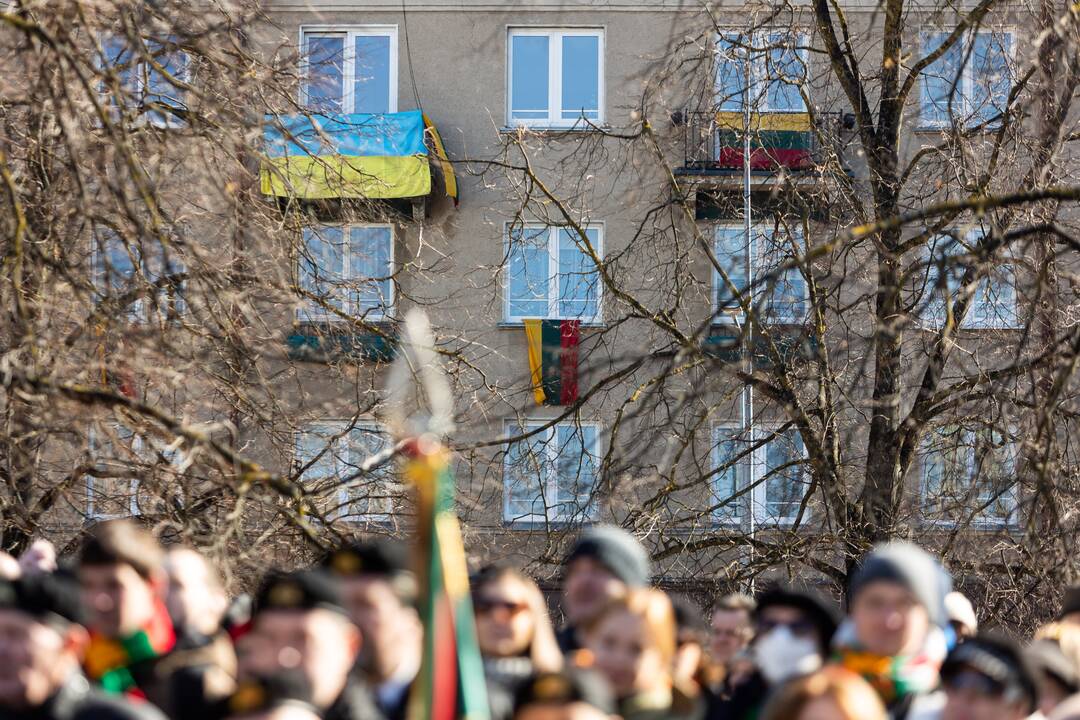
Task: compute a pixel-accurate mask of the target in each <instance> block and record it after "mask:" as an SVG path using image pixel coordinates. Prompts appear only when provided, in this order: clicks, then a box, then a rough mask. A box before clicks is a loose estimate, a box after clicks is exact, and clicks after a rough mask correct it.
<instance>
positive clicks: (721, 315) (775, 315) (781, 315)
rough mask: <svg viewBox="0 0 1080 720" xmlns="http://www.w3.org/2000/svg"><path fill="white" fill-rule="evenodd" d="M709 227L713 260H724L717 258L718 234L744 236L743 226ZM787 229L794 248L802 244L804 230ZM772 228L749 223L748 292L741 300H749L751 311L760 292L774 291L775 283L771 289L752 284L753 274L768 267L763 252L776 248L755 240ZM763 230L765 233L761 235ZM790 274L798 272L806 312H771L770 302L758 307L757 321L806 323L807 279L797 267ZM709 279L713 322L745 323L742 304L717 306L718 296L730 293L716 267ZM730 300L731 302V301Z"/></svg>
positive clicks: (717, 223) (771, 225) (732, 223)
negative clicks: (736, 233) (732, 230)
mask: <svg viewBox="0 0 1080 720" xmlns="http://www.w3.org/2000/svg"><path fill="white" fill-rule="evenodd" d="M710 227H711V228H712V233H713V246H712V247H713V254H714V255H716V256H717V258H716V259H717V260H718V261H723V258H722V257H720V254H719V253H718V250H719V249H720V233H721V231H722V230H730V229H735V230H738V231H739V232H741V233H745V231H746V224H745V223H743V222H736V221H730V222H716V223H711V225H710ZM789 227H790V229H791V232H792V233H793V234H794V235H795V244H796V245H797V246H798V245H805V244H806V239H805V237H804V236H803V229H802V228H801V227H799V226H797V225H790V226H789ZM773 228H775V225H774V224H772V223H764V222H761V221H757V222H752V223H751V224H750V240H749V242H750V244H751V246H752V247H750V248H749V252H748V253H747V259H748V263H747V265H748V267H747V272H746V287H747V289H748V290H749V297H748V298H744V299H746V300H748V301H749V304H750V307H751V309H752V310H755V311H757V309H758V308H759V304H758V303H759V301H760V299H761V298H760V294H761V293H762V292H765V291H768V290H769V289H770V287H771V288H773V289H775V287H776V285H775V284H773V285H772V286H770V285H769V284H768V283H766V284H765V285H762V286H761V287H757V286H756V285H755V283H756V281H757V280H756V277H755V275H756V274H757V272H758V271H759V270H760V269H761V268H762V267H765V266H767V265H768V261H769V258H768V257H767V256H766V253H768V252H769V251H770V250H771V249H772V247H775V243H771V241H770V242H769V243H759V242H757V240H758V238H759V237H763V236H765V235H767V234H771V233H772V231H773ZM763 230H765V231H767V232H764V231H763ZM800 249H802V248H800ZM790 272H794V273H798V274H799V276H800V278H801V281H802V285H803V301H804V302H805V303H806V306H807V307H806V313H804V314H802V315H797V314H794V313H789V312H787V311H784V312H774V311H773V310H772V307H771V305H772V304H771V302H770V303H769V304H767V305H761V306H760V309H761V311H762V312H760V313H758V319H759V320H760V321H762V322H766V323H773V324H781V325H784V324H789V325H798V324H801V323H803V322H805V321H806V316H807V315H808V314H809V312H810V286H809V283H807V281H806V277H805V276H803V275H802V270H801V269H800V268H799V267H794V268H792V269H791V270H790ZM712 278H713V281H712V300H711V304H712V313H713V318H714V322H716V323H717V324H723V325H732V324H734V325H741V324H742V323H743V321H744V320H745V314H744V313H743V309H742V305H740V304H739V303H735V302H733V303H732V304H731V305H725V306H723V307H721V305H720V303H719V300H720V293H721V292H724V293H725V294H727V293H729V292H730V288H729V287H728V286H727V283H725V282H724V279H723V277H721V276H720V272H719V271H718V270H717V269H716V268H715V267H713V268H712ZM745 294H746V293H744V295H745ZM732 299H733V300H734V298H732Z"/></svg>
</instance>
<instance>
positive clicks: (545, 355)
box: [524, 319, 581, 405]
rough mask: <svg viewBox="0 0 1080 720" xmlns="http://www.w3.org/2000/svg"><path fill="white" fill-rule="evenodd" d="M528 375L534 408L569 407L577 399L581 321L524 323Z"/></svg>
mask: <svg viewBox="0 0 1080 720" xmlns="http://www.w3.org/2000/svg"><path fill="white" fill-rule="evenodd" d="M524 324H525V338H526V341H527V343H528V349H529V373H530V379H531V382H532V390H533V399H534V400H536V404H537V405H572V404H573V403H575V402H577V399H578V347H579V346H580V344H581V321H580V320H539V319H529V320H525V321H524Z"/></svg>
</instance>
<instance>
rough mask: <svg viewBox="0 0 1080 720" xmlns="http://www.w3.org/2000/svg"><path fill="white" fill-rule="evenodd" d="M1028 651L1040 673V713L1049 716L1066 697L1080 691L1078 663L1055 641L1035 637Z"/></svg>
mask: <svg viewBox="0 0 1080 720" xmlns="http://www.w3.org/2000/svg"><path fill="white" fill-rule="evenodd" d="M1025 654H1026V655H1027V657H1028V660H1030V661H1031V664H1032V666H1033V667H1034V668H1035V670H1036V672H1037V673H1038V678H1039V712H1041V713H1042V714H1043V715H1044V716H1047V717H1049V715H1050V714H1051V712H1053V710H1054V709H1055V708H1056V707H1057V706H1058V705H1060V704H1061V703H1062V701H1064V700H1065V698H1067V697H1069V696H1070V695H1073V694H1075V693H1076V692H1077V691H1080V677H1078V676H1077V668H1076V665H1074V664H1073V662H1072V660H1070V659H1069V658H1068V657H1067V656H1066V655H1065V652H1064V651H1063V650H1062V649H1061V645H1060V644H1058V642H1057V641H1056V640H1050V639H1036V640H1033V641H1032V642H1031V644H1030V645H1028V647H1027V649H1026V650H1025Z"/></svg>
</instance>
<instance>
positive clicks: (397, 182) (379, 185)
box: [260, 110, 456, 200]
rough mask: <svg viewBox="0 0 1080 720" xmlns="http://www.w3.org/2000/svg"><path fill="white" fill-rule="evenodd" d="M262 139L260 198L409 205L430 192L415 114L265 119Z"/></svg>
mask: <svg viewBox="0 0 1080 720" xmlns="http://www.w3.org/2000/svg"><path fill="white" fill-rule="evenodd" d="M263 139H264V141H265V152H266V157H265V159H264V161H263V166H262V172H261V178H260V180H261V182H260V184H261V187H262V192H263V194H265V195H276V196H280V197H297V198H303V199H307V200H316V199H327V198H409V197H421V196H424V195H427V194H428V193H430V192H431V167H430V165H429V164H428V149H427V145H426V144H425V142H424V117H423V114H422V113H420V111H419V110H414V111H410V112H399V113H380V114H366V113H353V114H319V113H311V114H302V115H281V116H276V115H271V116H267V118H266V126H265V130H264V133H263ZM455 192H456V190H455Z"/></svg>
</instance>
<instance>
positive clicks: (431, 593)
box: [404, 435, 491, 720]
mask: <svg viewBox="0 0 1080 720" xmlns="http://www.w3.org/2000/svg"><path fill="white" fill-rule="evenodd" d="M404 453H405V456H406V458H407V460H406V463H405V476H406V478H407V479H408V481H409V482H410V483H411V484H412V485H413V486H414V487H415V489H416V498H417V534H418V538H417V546H416V548H417V549H416V552H417V558H416V559H417V562H416V568H417V574H418V578H419V580H420V608H419V609H420V617H421V619H422V620H423V622H424V648H423V660H422V662H421V665H420V673H419V674H418V675H417V678H416V682H415V683H414V684H413V689H412V694H411V695H410V697H409V707H408V712H407V713H406V718H407V720H489V718H490V712H491V711H490V708H489V706H488V700H487V686H486V685H485V682H486V681H485V678H484V667H483V663H482V661H481V659H480V648H479V645H478V644H477V641H476V626H475V625H474V621H473V609H472V599H471V597H470V595H469V575H468V570H467V567H466V564H465V546H464V544H463V542H462V538H461V527H460V525H459V524H458V519H457V515H456V514H455V513H454V477H453V472H452V470H451V467H450V453H449V451H448V450H447V449H446V448H445V447H444V446H443V445H442V444H441V443H439V442H438V441H436V440H434V439H433V437H432V436H430V435H424V436H421V437H420V438H419V439H416V440H412V441H410V442H409V443H408V444H407V446H406V448H405V450H404Z"/></svg>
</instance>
